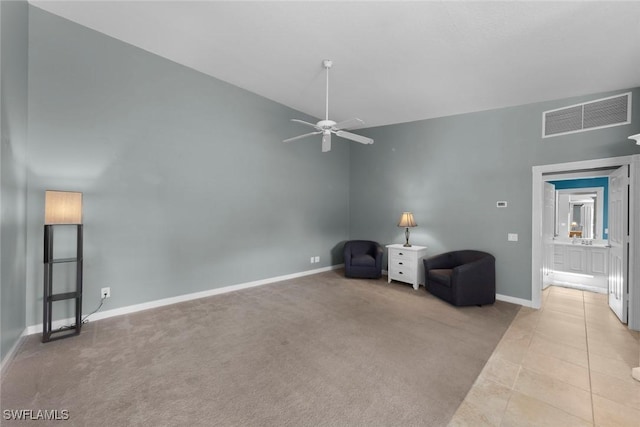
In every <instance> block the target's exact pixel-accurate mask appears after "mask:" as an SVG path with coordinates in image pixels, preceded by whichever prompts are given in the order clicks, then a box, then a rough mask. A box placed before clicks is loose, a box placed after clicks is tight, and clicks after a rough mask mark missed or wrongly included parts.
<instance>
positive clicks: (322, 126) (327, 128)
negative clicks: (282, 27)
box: [284, 59, 373, 153]
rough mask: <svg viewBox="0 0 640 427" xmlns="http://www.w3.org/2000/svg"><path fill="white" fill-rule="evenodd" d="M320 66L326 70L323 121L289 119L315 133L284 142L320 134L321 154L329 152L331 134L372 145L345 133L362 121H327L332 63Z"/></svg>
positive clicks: (287, 140) (286, 140)
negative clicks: (311, 121) (312, 121)
mask: <svg viewBox="0 0 640 427" xmlns="http://www.w3.org/2000/svg"><path fill="white" fill-rule="evenodd" d="M322 66H323V67H324V68H325V70H327V86H326V102H325V116H324V117H325V118H324V120H320V121H319V122H318V123H316V124H313V123H309V122H305V121H304V120H299V119H291V121H292V122H297V123H301V124H303V125H305V126H310V127H312V128H314V129H315V131H314V132H309V133H305V134H304V135H299V136H294V137H293V138H288V139H285V140H284V142H291V141H296V140H298V139H302V138H306V137H308V136H311V135H320V134H322V152H323V153H326V152H327V151H331V134H332V133H333V134H336V135H337V136H339V137H341V138H345V139H349V140H351V141H355V142H359V143H360V144H373V139H371V138H367V137H366V136H362V135H356V134H355V133H351V132H347V131H345V129H347V128H349V127H350V126H356V125H362V124H364V122H363V121H362V120H360V119H357V118H353V119H349V120H344V121H342V122H335V121H333V120H329V69H330V68H331V67H332V66H333V61H331V60H329V59H325V60H323V61H322Z"/></svg>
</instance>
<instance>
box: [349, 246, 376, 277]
mask: <svg viewBox="0 0 640 427" xmlns="http://www.w3.org/2000/svg"><path fill="white" fill-rule="evenodd" d="M383 253H384V251H383V250H382V246H380V244H379V243H377V242H373V241H371V240H349V241H348V242H346V243H345V244H344V275H345V276H346V277H357V278H365V279H379V278H380V277H382V254H383Z"/></svg>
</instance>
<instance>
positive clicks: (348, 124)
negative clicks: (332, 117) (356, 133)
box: [333, 118, 364, 130]
mask: <svg viewBox="0 0 640 427" xmlns="http://www.w3.org/2000/svg"><path fill="white" fill-rule="evenodd" d="M363 124H364V121H362V120H360V119H357V118H353V119H348V120H343V121H341V122H338V123H336V124H335V125H333V129H334V130H340V129H346V128H350V127H353V126H360V125H363Z"/></svg>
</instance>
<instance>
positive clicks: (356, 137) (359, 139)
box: [336, 130, 373, 144]
mask: <svg viewBox="0 0 640 427" xmlns="http://www.w3.org/2000/svg"><path fill="white" fill-rule="evenodd" d="M336 135H338V136H339V137H340V138H346V139H350V140H352V141H356V142H359V143H360V144H373V139H371V138H367V137H366V136H361V135H356V134H355V133H351V132H345V131H343V130H339V131H338V132H336Z"/></svg>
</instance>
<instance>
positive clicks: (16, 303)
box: [0, 1, 28, 360]
mask: <svg viewBox="0 0 640 427" xmlns="http://www.w3.org/2000/svg"><path fill="white" fill-rule="evenodd" d="M0 19H1V24H0V29H1V34H0V40H1V41H2V46H0V80H1V88H0V128H1V129H2V147H1V149H0V325H1V326H0V337H1V339H0V360H4V358H5V356H6V355H7V353H8V352H9V350H11V348H12V347H13V345H15V343H16V342H17V340H18V338H19V337H20V335H21V334H22V331H24V328H25V271H26V270H25V260H26V189H27V187H26V175H27V174H26V167H25V155H26V149H27V68H28V67H27V63H28V61H27V46H28V31H27V27H28V6H27V3H26V2H5V1H3V2H0Z"/></svg>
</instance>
